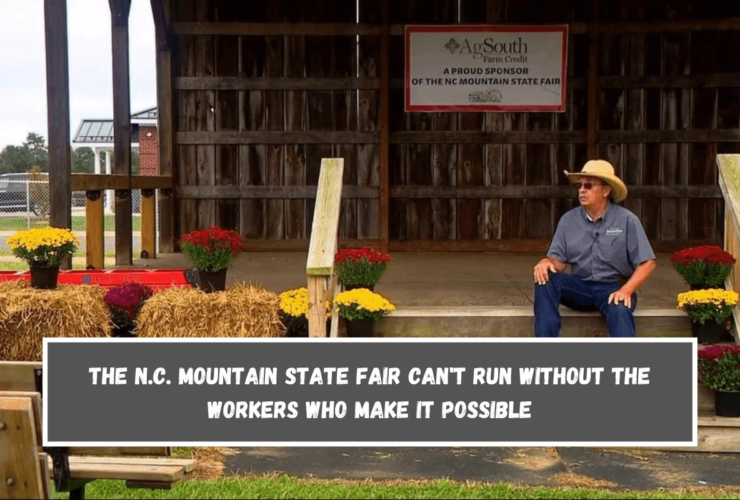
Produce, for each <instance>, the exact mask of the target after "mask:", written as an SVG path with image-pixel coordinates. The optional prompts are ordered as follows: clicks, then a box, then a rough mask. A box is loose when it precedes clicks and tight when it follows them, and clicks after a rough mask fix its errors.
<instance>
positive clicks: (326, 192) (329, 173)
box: [306, 158, 344, 305]
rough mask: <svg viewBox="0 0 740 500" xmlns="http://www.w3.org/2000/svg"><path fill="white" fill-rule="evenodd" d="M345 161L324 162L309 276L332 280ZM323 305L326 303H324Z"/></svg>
mask: <svg viewBox="0 0 740 500" xmlns="http://www.w3.org/2000/svg"><path fill="white" fill-rule="evenodd" d="M343 173H344V159H343V158H324V159H322V160H321V173H320V174H319V185H318V190H317V191H316V208H315V209H314V217H313V225H312V227H311V244H310V246H309V250H308V259H307V261H306V274H307V275H308V276H331V274H332V272H333V270H334V252H335V249H336V247H337V244H336V242H337V231H338V229H339V207H340V204H341V201H342V175H343ZM322 305H323V302H322Z"/></svg>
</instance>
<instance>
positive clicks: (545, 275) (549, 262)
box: [534, 257, 568, 285]
mask: <svg viewBox="0 0 740 500" xmlns="http://www.w3.org/2000/svg"><path fill="white" fill-rule="evenodd" d="M567 266H568V265H567V264H566V263H565V262H563V261H562V260H559V259H556V258H555V257H545V258H544V259H542V260H541V261H539V262H538V263H537V265H536V266H534V282H535V283H537V284H538V285H544V284H546V283H547V280H549V279H550V273H551V272H553V273H559V272H561V271H564V270H565V268H566V267H567Z"/></svg>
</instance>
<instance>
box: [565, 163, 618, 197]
mask: <svg viewBox="0 0 740 500" xmlns="http://www.w3.org/2000/svg"><path fill="white" fill-rule="evenodd" d="M563 172H564V173H565V175H567V176H568V179H570V181H571V182H578V180H579V179H580V178H581V177H596V178H598V179H601V180H602V181H604V182H606V183H607V184H609V185H610V186H611V187H612V194H613V195H614V201H615V202H617V203H619V202H620V201H624V199H625V198H627V186H626V185H625V184H624V182H622V179H620V178H619V177H617V176H616V175H614V167H612V164H611V163H609V162H608V161H605V160H591V161H588V162H586V164H585V165H584V166H583V169H581V171H580V172H568V171H567V170H563Z"/></svg>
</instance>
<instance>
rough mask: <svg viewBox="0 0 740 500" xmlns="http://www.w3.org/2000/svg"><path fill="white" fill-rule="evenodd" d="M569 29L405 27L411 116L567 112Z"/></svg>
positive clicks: (408, 98)
mask: <svg viewBox="0 0 740 500" xmlns="http://www.w3.org/2000/svg"><path fill="white" fill-rule="evenodd" d="M567 40H568V26H567V25H562V26H459V25H454V26H407V27H406V111H564V110H565V75H566V68H567V53H568V48H567V43H568V42H567Z"/></svg>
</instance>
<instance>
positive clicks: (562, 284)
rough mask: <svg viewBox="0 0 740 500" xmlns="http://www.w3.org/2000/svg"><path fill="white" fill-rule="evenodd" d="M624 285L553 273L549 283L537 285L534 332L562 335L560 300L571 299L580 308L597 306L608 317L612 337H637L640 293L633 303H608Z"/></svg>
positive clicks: (539, 335) (545, 335)
mask: <svg viewBox="0 0 740 500" xmlns="http://www.w3.org/2000/svg"><path fill="white" fill-rule="evenodd" d="M621 287H622V285H621V284H619V283H617V282H614V283H605V282H601V281H584V280H582V279H581V278H578V277H577V276H573V275H570V274H565V273H550V279H549V280H548V281H547V284H545V285H537V284H535V286H534V333H535V335H536V336H537V337H557V336H558V335H559V334H560V311H559V310H558V307H559V306H560V301H561V300H562V299H567V300H569V301H571V302H573V303H574V304H575V305H577V306H579V307H588V306H593V307H595V308H596V309H597V310H599V311H601V314H603V315H604V317H605V318H606V324H607V325H608V327H609V334H610V335H611V336H612V337H634V336H635V318H634V316H633V314H632V313H633V312H634V310H635V307H636V306H637V294H632V304H631V306H630V307H626V306H625V305H624V302H620V303H619V304H613V303H612V304H608V303H607V302H608V300H609V295H611V294H612V293H613V292H616V291H617V290H619V289H620V288H621Z"/></svg>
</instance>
